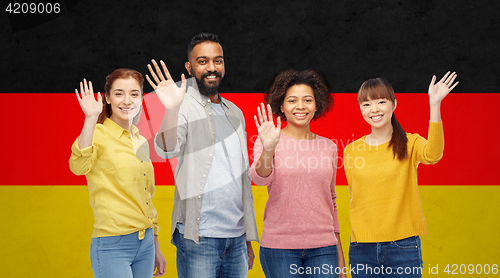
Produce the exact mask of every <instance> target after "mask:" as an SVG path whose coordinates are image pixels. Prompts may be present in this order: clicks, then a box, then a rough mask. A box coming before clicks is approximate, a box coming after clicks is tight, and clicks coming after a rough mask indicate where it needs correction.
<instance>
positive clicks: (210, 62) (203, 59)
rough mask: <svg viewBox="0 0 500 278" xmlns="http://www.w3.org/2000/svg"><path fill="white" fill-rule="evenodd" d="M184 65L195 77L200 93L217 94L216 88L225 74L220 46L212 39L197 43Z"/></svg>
mask: <svg viewBox="0 0 500 278" xmlns="http://www.w3.org/2000/svg"><path fill="white" fill-rule="evenodd" d="M185 67H186V69H187V71H188V72H189V74H190V75H191V76H193V77H194V78H195V79H196V82H197V84H198V89H199V91H200V93H202V94H204V95H215V94H217V88H218V87H219V85H220V83H221V81H222V78H223V77H224V74H225V71H224V56H223V53H222V46H220V44H218V43H216V42H212V41H205V42H202V43H199V44H197V45H196V46H195V47H194V48H193V50H192V51H191V53H190V55H189V62H186V64H185Z"/></svg>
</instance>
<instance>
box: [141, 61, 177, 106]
mask: <svg viewBox="0 0 500 278" xmlns="http://www.w3.org/2000/svg"><path fill="white" fill-rule="evenodd" d="M151 61H152V62H153V66H154V67H155V70H156V73H155V72H154V71H153V68H152V67H151V65H150V64H148V69H149V72H150V73H151V76H152V77H153V79H154V80H155V82H153V81H152V80H151V78H149V76H148V75H146V79H147V80H148V82H149V84H150V85H151V87H153V90H155V91H156V94H157V95H158V98H159V99H160V102H161V104H162V105H163V106H164V107H165V109H167V110H170V109H175V108H176V109H178V108H179V106H180V105H181V103H182V101H183V100H184V95H185V92H186V78H185V77H184V74H182V75H181V80H182V85H181V87H180V88H179V87H177V85H175V82H174V80H173V79H172V76H170V73H169V72H168V69H167V66H166V65H165V63H164V62H163V61H161V60H160V63H161V66H162V68H163V71H164V72H165V76H166V78H165V76H164V75H163V73H162V72H161V69H160V67H159V66H158V64H157V63H156V61H155V60H151Z"/></svg>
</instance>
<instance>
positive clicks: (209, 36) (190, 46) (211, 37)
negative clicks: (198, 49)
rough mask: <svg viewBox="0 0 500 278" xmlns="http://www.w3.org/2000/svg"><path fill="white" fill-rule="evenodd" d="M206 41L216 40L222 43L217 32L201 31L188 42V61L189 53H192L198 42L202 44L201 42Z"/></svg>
mask: <svg viewBox="0 0 500 278" xmlns="http://www.w3.org/2000/svg"><path fill="white" fill-rule="evenodd" d="M206 41H211V42H216V43H218V44H220V43H219V36H217V35H216V34H212V33H205V32H201V33H199V34H198V35H196V36H194V37H192V38H191V40H190V41H189V43H188V49H187V55H188V61H189V54H191V51H192V50H193V48H194V47H195V46H196V45H197V44H200V43H202V42H206Z"/></svg>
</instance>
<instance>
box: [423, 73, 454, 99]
mask: <svg viewBox="0 0 500 278" xmlns="http://www.w3.org/2000/svg"><path fill="white" fill-rule="evenodd" d="M456 77H457V74H456V72H453V73H451V74H450V72H447V73H446V74H445V75H444V76H443V78H441V80H439V82H438V83H436V84H434V83H435V82H436V76H435V75H433V76H432V80H431V84H429V101H430V102H431V104H432V103H440V102H441V101H442V100H443V99H444V98H445V97H446V96H447V95H448V93H449V92H451V90H453V88H455V86H457V85H458V81H457V82H456V83H455V84H453V81H455V78H456Z"/></svg>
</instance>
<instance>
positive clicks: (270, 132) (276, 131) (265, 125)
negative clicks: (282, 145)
mask: <svg viewBox="0 0 500 278" xmlns="http://www.w3.org/2000/svg"><path fill="white" fill-rule="evenodd" d="M260 106H261V107H262V111H261V107H257V115H258V116H259V120H260V124H259V121H257V116H254V120H255V125H256V126H257V130H258V132H259V138H260V141H261V142H262V145H263V147H264V150H274V148H275V147H276V145H277V144H278V142H279V140H280V133H281V118H280V117H278V120H277V123H276V126H274V121H273V112H272V110H271V105H269V104H268V105H267V112H268V114H267V115H266V109H265V108H264V104H263V103H261V104H260Z"/></svg>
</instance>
